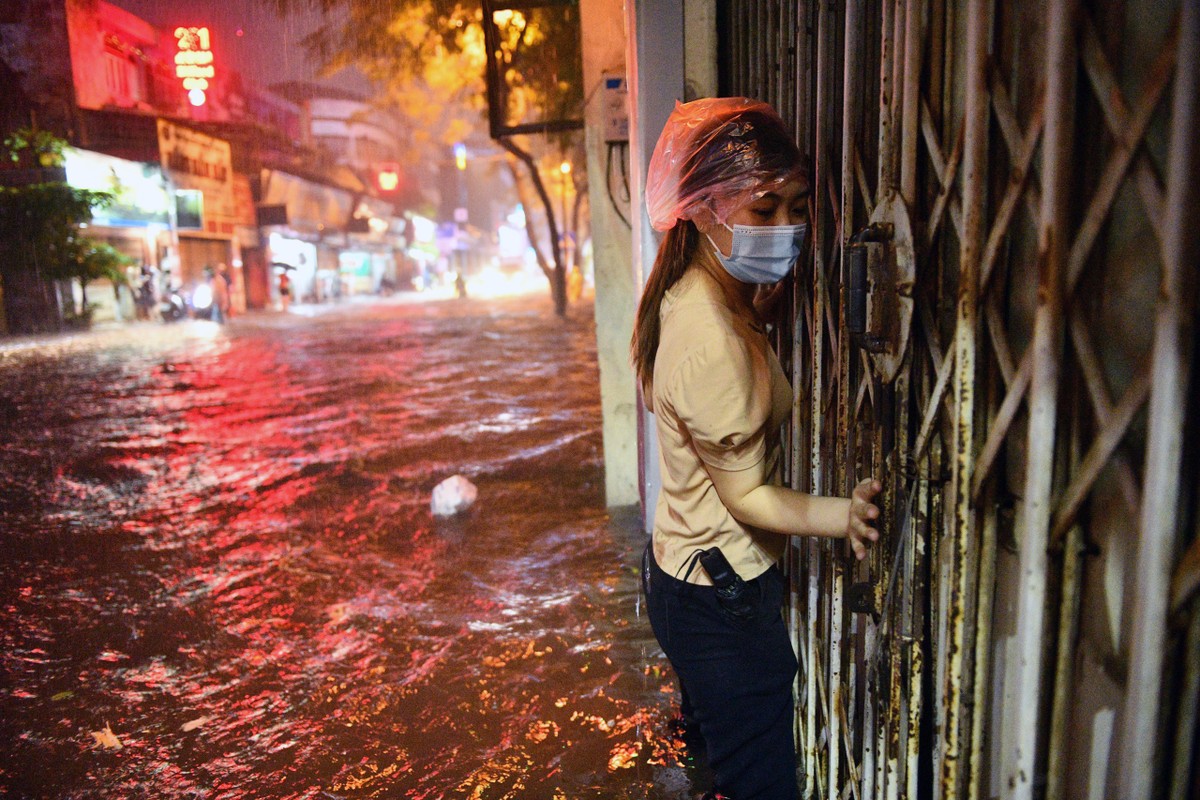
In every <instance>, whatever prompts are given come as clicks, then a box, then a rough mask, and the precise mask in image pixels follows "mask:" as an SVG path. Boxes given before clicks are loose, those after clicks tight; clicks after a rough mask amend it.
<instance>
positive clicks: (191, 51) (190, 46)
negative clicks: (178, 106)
mask: <svg viewBox="0 0 1200 800" xmlns="http://www.w3.org/2000/svg"><path fill="white" fill-rule="evenodd" d="M175 41H176V43H177V45H178V47H179V51H178V52H177V53H175V76H176V77H177V78H179V79H180V80H182V81H183V88H184V89H186V90H187V93H188V102H189V103H191V104H192V105H194V106H202V105H204V102H205V100H207V99H208V97H207V94H206V93H207V92H208V87H209V81H211V80H212V79H213V76H214V75H216V69H215V68H214V67H213V53H212V40H211V38H210V36H209V32H208V28H176V29H175Z"/></svg>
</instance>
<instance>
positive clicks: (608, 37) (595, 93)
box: [580, 0, 638, 507]
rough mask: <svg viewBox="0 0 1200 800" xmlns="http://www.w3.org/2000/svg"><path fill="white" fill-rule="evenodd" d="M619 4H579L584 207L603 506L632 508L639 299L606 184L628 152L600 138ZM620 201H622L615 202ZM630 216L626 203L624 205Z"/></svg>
mask: <svg viewBox="0 0 1200 800" xmlns="http://www.w3.org/2000/svg"><path fill="white" fill-rule="evenodd" d="M621 5H622V4H621V2H620V0H582V2H581V3H580V19H581V23H580V24H581V26H582V29H583V30H585V31H587V35H586V36H584V37H583V80H584V90H585V97H588V98H589V100H588V104H587V108H586V109H585V122H586V126H587V128H586V148H587V174H588V206H589V208H590V209H591V229H592V247H593V265H594V274H595V281H596V303H595V316H596V352H597V359H598V361H599V366H600V403H601V412H602V414H603V417H604V489H605V499H606V502H607V504H608V505H609V506H610V507H611V506H628V505H633V504H635V503H637V501H638V488H637V394H636V392H635V390H634V382H633V371H632V369H631V368H630V366H629V335H630V332H631V331H632V330H633V310H634V300H635V298H636V295H637V289H636V285H635V283H634V271H633V268H632V264H631V263H630V230H629V227H628V225H627V223H626V222H624V221H623V220H622V219H621V218H620V217H619V216H618V213H617V211H616V209H614V207H613V201H612V200H611V199H610V197H609V190H608V186H609V185H612V186H613V187H614V193H616V194H619V191H620V190H619V189H618V188H617V187H618V185H619V184H620V179H619V177H614V178H613V181H612V183H611V184H609V182H608V181H606V175H607V173H608V165H609V157H610V155H611V157H612V158H613V159H614V165H613V168H612V172H613V173H614V175H619V174H620V167H619V166H618V164H619V162H617V161H616V159H620V158H622V157H624V155H623V154H624V153H625V152H626V149H625V148H620V147H615V146H614V147H613V148H612V150H611V152H610V145H608V144H606V143H605V141H604V132H603V123H602V120H603V105H602V103H603V99H604V97H603V94H604V93H603V90H602V89H601V88H600V86H601V83H602V80H603V75H604V74H606V73H616V74H622V75H623V74H624V73H625V30H624V25H623V23H622V14H621ZM618 202H620V200H618ZM621 213H623V214H624V215H625V218H626V219H628V218H629V210H628V206H624V205H623V207H622V208H621Z"/></svg>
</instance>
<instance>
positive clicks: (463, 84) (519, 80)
mask: <svg viewBox="0 0 1200 800" xmlns="http://www.w3.org/2000/svg"><path fill="white" fill-rule="evenodd" d="M262 1H263V2H266V3H269V4H270V5H272V6H273V7H274V8H275V10H276V11H278V12H279V13H281V14H286V13H288V12H290V11H294V10H303V9H317V10H320V11H321V12H323V13H325V14H326V15H327V16H328V17H329V18H331V19H334V20H336V22H334V23H332V24H330V25H327V26H325V27H323V28H321V29H319V30H317V31H316V32H315V33H313V34H312V35H311V36H310V37H309V38H308V40H307V46H308V47H309V48H310V50H312V51H313V52H314V53H315V54H316V56H317V57H318V58H319V59H320V60H321V61H322V63H323V64H324V67H325V69H326V71H327V72H329V73H333V72H336V71H338V70H339V69H342V68H344V67H350V66H353V67H356V68H358V70H360V71H361V72H362V73H363V74H364V75H366V77H367V78H368V79H370V80H371V81H372V83H373V84H374V85H375V86H376V87H377V92H378V94H377V96H376V98H375V102H376V103H377V104H378V105H379V106H380V107H381V108H382V109H384V110H387V111H394V112H396V113H398V114H399V115H400V116H401V117H403V118H404V119H405V120H407V121H408V122H409V125H410V128H411V141H410V145H411V146H410V148H409V150H408V153H407V157H408V159H409V162H408V163H409V165H410V166H411V165H415V164H418V163H426V164H428V163H438V162H440V161H442V160H443V159H444V158H445V154H446V153H447V152H448V150H449V148H450V147H451V146H452V145H453V144H455V143H457V142H464V141H469V140H471V139H474V138H481V137H482V135H483V134H484V132H485V130H486V128H485V125H484V120H485V112H486V110H487V99H486V98H487V92H486V84H485V79H484V75H485V66H486V61H487V49H486V48H487V45H486V42H485V38H486V37H485V36H484V26H483V22H484V20H483V10H482V7H481V4H479V3H471V2H464V1H462V0H262ZM493 20H494V21H495V22H496V24H497V27H498V28H499V41H498V52H499V61H500V72H501V78H502V80H503V83H504V87H503V91H502V92H501V94H502V97H501V98H500V99H501V102H502V104H503V106H504V108H503V109H502V114H503V121H504V122H505V124H508V125H517V124H521V123H537V122H543V121H546V120H554V119H571V118H575V119H578V118H581V117H582V112H583V91H582V89H583V75H582V64H581V60H580V49H579V28H578V4H577V3H576V2H573V1H572V0H567V2H564V3H559V4H548V5H546V6H543V7H536V6H535V7H533V8H529V9H526V10H523V11H516V10H506V11H497V12H495V14H494V16H493ZM580 138H581V137H580V136H579V135H578V133H577V132H566V133H558V134H554V135H553V136H550V137H547V136H536V137H534V136H521V137H512V138H511V139H507V140H505V141H504V142H502V143H501V144H502V145H503V146H504V147H505V149H507V150H508V151H509V152H510V153H512V154H513V157H514V158H516V159H518V160H519V161H520V162H522V163H523V164H524V166H525V167H526V168H527V171H528V174H529V181H530V183H531V184H532V187H531V188H532V189H533V190H534V191H533V192H525V194H527V195H535V196H536V197H537V198H538V200H539V201H540V204H541V206H542V207H543V210H544V213H545V218H546V227H545V237H544V239H543V240H542V242H541V243H540V244H539V242H538V239H539V237H538V236H536V235H535V234H534V233H533V231H532V230H531V231H530V239H531V241H532V242H533V244H534V247H535V249H537V250H538V262H539V264H541V265H542V269H543V271H544V272H545V273H546V276H547V278H548V279H549V280H550V283H551V287H552V290H553V295H554V298H555V307H556V310H557V311H558V312H559V313H560V314H562V313H564V312H565V296H566V295H565V290H564V288H563V287H564V286H565V278H566V264H565V263H564V261H563V257H562V253H561V252H560V247H559V241H558V239H559V230H560V223H559V222H558V221H556V220H555V216H554V205H553V203H552V201H551V198H550V196H549V193H548V192H547V189H546V187H545V184H546V183H547V181H545V180H543V177H542V176H543V174H545V175H549V174H553V173H554V172H556V171H557V169H558V165H559V164H560V163H561V161H562V160H563V158H564V157H566V156H568V154H570V157H571V160H573V161H574V163H575V164H576V165H579V164H582V157H581V155H580V154H579V149H580V144H581V142H580ZM515 175H516V173H515V172H514V176H515ZM517 180H518V181H520V178H519V177H518V178H517ZM526 210H527V214H528V213H529V211H531V210H532V209H531V208H530V207H529V206H528V205H527V206H526ZM527 219H530V217H529V216H527ZM547 246H548V247H549V250H550V251H551V253H552V256H553V258H552V259H547V258H545V256H544V254H543V252H542V248H544V247H547ZM551 262H552V263H551Z"/></svg>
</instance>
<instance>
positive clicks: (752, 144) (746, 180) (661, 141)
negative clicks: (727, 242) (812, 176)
mask: <svg viewBox="0 0 1200 800" xmlns="http://www.w3.org/2000/svg"><path fill="white" fill-rule="evenodd" d="M805 174H806V173H805V169H804V166H803V163H802V159H801V156H800V151H799V149H798V148H797V147H796V144H795V142H794V141H793V140H792V138H791V134H789V133H788V131H787V127H786V126H785V125H784V124H783V120H782V119H780V118H779V115H778V114H777V113H776V112H775V109H773V108H771V106H769V105H767V104H766V103H763V102H761V101H758V100H750V99H748V98H745V97H713V98H705V99H702V100H693V101H692V102H690V103H676V104H675V110H674V111H672V112H671V116H670V117H668V118H667V124H666V125H665V126H664V127H663V132H662V135H660V136H659V137H658V144H657V145H656V146H655V148H654V155H653V156H652V157H651V159H650V167H649V170H648V172H647V175H646V209H647V211H648V212H649V214H650V224H651V225H653V226H654V228H655V230H660V231H667V230H670V229H671V228H672V227H674V226H675V223H676V222H677V221H678V220H681V219H689V220H692V221H694V222H698V223H701V224H706V225H708V224H713V223H716V222H724V221H725V220H726V219H727V218H728V217H729V215H730V213H732V212H733V211H735V210H736V209H737V208H739V207H741V206H743V205H745V204H746V203H749V202H753V201H754V200H755V199H757V198H758V197H761V196H762V195H763V194H766V193H767V192H768V191H770V190H771V189H772V188H773V187H775V186H778V185H780V184H783V183H785V182H786V181H788V180H789V179H791V178H793V177H796V176H803V175H805Z"/></svg>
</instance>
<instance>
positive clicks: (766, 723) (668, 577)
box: [632, 98, 880, 800]
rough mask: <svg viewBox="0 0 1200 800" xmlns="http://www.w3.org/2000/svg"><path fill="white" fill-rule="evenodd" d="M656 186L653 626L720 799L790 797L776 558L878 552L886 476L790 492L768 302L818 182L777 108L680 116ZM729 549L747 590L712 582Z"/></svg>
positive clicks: (651, 374)
mask: <svg viewBox="0 0 1200 800" xmlns="http://www.w3.org/2000/svg"><path fill="white" fill-rule="evenodd" d="M646 186H647V188H646V204H647V207H648V210H649V213H650V221H651V223H652V224H653V225H654V227H655V228H656V229H657V230H660V231H666V236H665V238H664V239H663V241H662V244H661V246H660V247H659V251H658V257H657V260H656V261H655V264H654V268H653V270H652V271H651V273H650V277H649V280H648V281H647V283H646V288H645V292H644V294H643V296H642V301H641V305H640V307H639V309H638V314H637V320H636V324H635V329H634V334H633V343H632V358H633V364H634V368H635V369H636V371H637V376H638V379H639V381H640V383H641V386H642V389H643V394H644V397H645V400H646V404H647V406H648V407H649V408H650V410H651V411H652V412H653V413H654V415H655V419H656V428H657V432H658V441H659V453H660V456H659V459H660V466H661V473H662V491H661V492H660V494H659V498H658V505H657V508H656V511H655V518H654V533H653V539H652V541H651V544H650V546H648V547H647V550H646V556H645V559H644V561H643V575H642V577H643V588H644V590H645V593H646V601H647V603H646V605H647V609H648V613H649V617H650V623H651V626H652V627H653V629H654V634H655V636H656V637H657V639H658V642H659V644H660V645H661V646H662V648H663V652H664V653H666V655H667V658H668V659H670V661H671V665H672V666H673V667H674V669H675V673H676V676H677V677H678V678H679V682H680V687H681V690H682V693H683V700H684V712H685V715H687V716H690V717H691V718H692V719H693V720H694V722H695V724H696V725H698V727H699V730H700V733H701V734H702V735H703V738H704V742H705V745H706V747H707V752H708V761H709V764H710V766H711V767H712V769H713V772H714V773H715V776H716V781H715V783H716V792H717V793H716V794H715V795H714V796H725V797H730V798H733V800H758V799H759V798H762V799H763V800H768V799H769V800H775V798H779V799H780V800H792V799H793V798H794V797H795V796H796V786H797V782H796V761H795V747H794V744H793V741H792V708H793V702H792V681H793V678H794V677H795V673H796V657H795V654H794V653H793V652H792V648H791V643H790V641H789V637H788V632H787V630H786V627H785V625H784V622H783V616H782V605H783V601H784V594H785V586H784V579H783V575H782V573H781V572H780V570H779V567H778V566H777V562H778V561H779V559H780V557H781V556H782V555H783V552H784V548H785V546H786V544H787V537H788V536H789V535H798V536H826V537H835V538H845V539H848V540H849V543H850V546H851V547H852V549H853V551H854V553H855V555H856V556H857V557H858V558H860V559H861V558H864V557H865V556H866V552H867V548H868V547H869V546H870V544H871V543H872V542H874V541H875V540H876V539H877V538H878V533H877V532H876V530H875V528H874V527H873V521H874V520H875V519H876V518H877V517H878V516H879V509H878V508H876V506H875V505H873V504H872V502H871V501H872V499H873V498H874V496H875V495H876V494H877V493H878V492H879V490H880V485H879V483H878V482H877V481H875V480H873V479H867V480H864V481H862V482H861V483H859V484H858V486H857V487H856V488H855V490H854V492H853V494H852V496H851V497H850V498H837V497H817V496H814V495H809V494H804V493H802V492H797V491H794V490H792V489H789V488H786V487H783V486H780V485H778V484H779V466H780V458H781V446H780V438H779V431H780V426H781V425H782V424H783V423H784V421H785V420H786V419H787V418H788V415H789V414H790V413H791V405H792V389H791V386H790V385H789V383H788V381H787V378H786V376H785V375H784V373H783V369H782V367H781V366H780V364H779V360H778V358H777V357H776V356H775V353H774V352H773V351H772V350H771V347H770V345H769V344H768V342H767V338H766V331H765V328H764V325H763V323H762V321H761V319H760V318H759V316H758V313H757V312H756V310H755V306H754V298H755V293H756V291H758V290H759V289H760V287H762V286H764V285H769V284H774V283H776V282H778V281H779V280H781V279H782V278H784V277H786V276H787V275H788V273H790V272H791V270H792V268H793V266H794V265H795V262H796V259H797V258H798V257H799V255H800V253H801V251H802V250H803V248H804V240H805V236H806V234H807V229H808V192H809V187H808V176H807V172H806V170H805V168H804V164H803V161H802V159H801V156H800V152H799V150H798V149H797V148H796V145H795V143H794V142H793V141H792V138H791V136H790V135H789V134H788V132H787V129H786V128H785V126H784V124H783V121H782V120H781V119H780V118H779V116H778V115H777V114H776V113H775V111H774V110H773V109H772V108H771V107H770V106H768V105H766V104H765V103H760V102H755V101H751V100H747V99H745V98H719V99H705V100H696V101H694V102H691V103H686V104H682V105H677V106H676V108H675V111H674V112H673V113H672V114H671V116H670V118H669V119H668V120H667V124H666V127H665V128H664V129H663V133H662V136H661V137H660V138H659V141H658V145H657V147H656V148H655V151H654V156H653V158H652V159H651V161H650V168H649V174H648V176H647V180H646ZM715 551H719V554H720V555H721V556H724V560H725V562H727V564H728V567H729V568H731V570H732V572H734V573H736V576H737V578H738V580H739V581H740V583H739V582H737V581H735V582H734V584H733V585H732V586H725V587H724V588H721V587H718V586H714V585H713V578H714V577H716V578H718V579H720V578H721V577H722V576H720V575H712V574H710V573H712V572H718V573H719V572H720V571H721V569H720V567H721V562H719V561H713V560H712V558H711V556H712V555H713V554H714V552H715ZM725 577H728V576H725ZM720 582H721V583H722V584H726V583H727V581H726V580H720Z"/></svg>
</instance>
